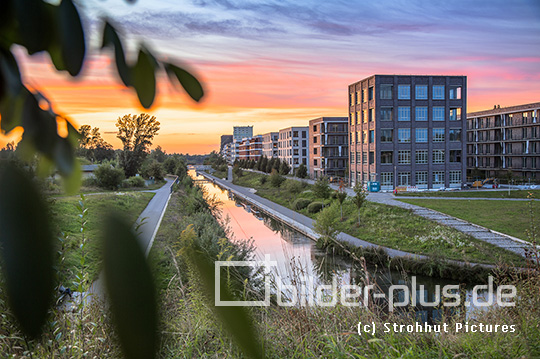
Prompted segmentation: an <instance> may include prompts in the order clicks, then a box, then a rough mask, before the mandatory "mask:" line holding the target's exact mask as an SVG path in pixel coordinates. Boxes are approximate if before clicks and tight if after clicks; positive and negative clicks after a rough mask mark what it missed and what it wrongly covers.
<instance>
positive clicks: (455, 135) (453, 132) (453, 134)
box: [448, 128, 461, 142]
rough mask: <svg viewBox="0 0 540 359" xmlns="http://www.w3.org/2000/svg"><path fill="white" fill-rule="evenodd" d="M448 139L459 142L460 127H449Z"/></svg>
mask: <svg viewBox="0 0 540 359" xmlns="http://www.w3.org/2000/svg"><path fill="white" fill-rule="evenodd" d="M448 140H450V141H457V142H461V128H451V129H450V130H449V131H448Z"/></svg>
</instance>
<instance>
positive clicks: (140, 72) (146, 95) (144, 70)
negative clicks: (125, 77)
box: [131, 48, 156, 108]
mask: <svg viewBox="0 0 540 359" xmlns="http://www.w3.org/2000/svg"><path fill="white" fill-rule="evenodd" d="M155 70H156V60H155V59H154V57H153V56H152V55H151V54H150V53H149V52H148V51H147V50H146V49H144V48H141V49H139V56H138V58H137V63H136V64H135V66H134V67H133V69H132V70H131V75H132V79H133V88H134V89H135V91H137V96H138V97H139V102H140V103H141V105H142V106H143V107H144V108H150V107H151V106H152V103H153V102H154V98H155V96H156V74H155Z"/></svg>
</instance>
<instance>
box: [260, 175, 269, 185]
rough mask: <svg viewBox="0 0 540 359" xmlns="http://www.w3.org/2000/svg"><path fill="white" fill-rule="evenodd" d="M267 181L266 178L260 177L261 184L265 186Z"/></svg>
mask: <svg viewBox="0 0 540 359" xmlns="http://www.w3.org/2000/svg"><path fill="white" fill-rule="evenodd" d="M267 179H268V178H266V176H262V177H261V179H260V180H259V181H260V182H261V184H265V183H266V180H267Z"/></svg>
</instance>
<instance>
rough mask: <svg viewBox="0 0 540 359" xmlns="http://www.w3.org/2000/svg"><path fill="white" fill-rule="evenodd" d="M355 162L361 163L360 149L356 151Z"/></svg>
mask: <svg viewBox="0 0 540 359" xmlns="http://www.w3.org/2000/svg"><path fill="white" fill-rule="evenodd" d="M356 163H362V156H361V155H360V151H358V152H356Z"/></svg>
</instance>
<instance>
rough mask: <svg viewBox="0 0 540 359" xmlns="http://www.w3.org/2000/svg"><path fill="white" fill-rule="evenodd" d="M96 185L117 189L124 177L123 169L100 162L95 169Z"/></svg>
mask: <svg viewBox="0 0 540 359" xmlns="http://www.w3.org/2000/svg"><path fill="white" fill-rule="evenodd" d="M94 175H95V176H96V181H97V185H98V186H99V187H102V188H109V189H117V188H118V187H119V186H120V185H121V184H122V181H123V180H124V178H125V175H124V170H123V169H121V168H114V167H112V166H111V165H110V164H102V165H100V166H99V167H98V168H97V169H96V170H95V171H94Z"/></svg>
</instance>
